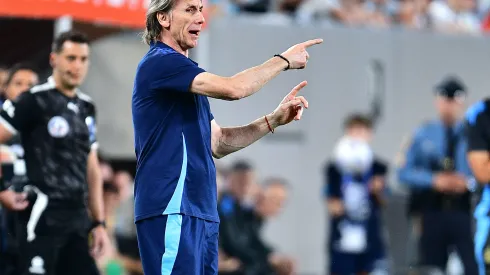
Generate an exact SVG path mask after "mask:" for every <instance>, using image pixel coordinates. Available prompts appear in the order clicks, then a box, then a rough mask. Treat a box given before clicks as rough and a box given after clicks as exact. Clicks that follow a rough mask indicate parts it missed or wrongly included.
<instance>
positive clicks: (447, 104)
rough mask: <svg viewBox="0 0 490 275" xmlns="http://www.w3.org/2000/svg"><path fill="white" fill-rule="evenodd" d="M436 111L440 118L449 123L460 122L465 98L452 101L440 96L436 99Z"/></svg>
mask: <svg viewBox="0 0 490 275" xmlns="http://www.w3.org/2000/svg"><path fill="white" fill-rule="evenodd" d="M436 109H437V112H438V114H439V116H440V118H441V119H442V120H444V121H447V122H451V123H452V122H455V121H456V120H458V119H459V118H460V116H461V114H462V112H463V110H464V98H462V97H461V98H456V99H451V98H448V97H444V96H440V95H438V96H437V98H436Z"/></svg>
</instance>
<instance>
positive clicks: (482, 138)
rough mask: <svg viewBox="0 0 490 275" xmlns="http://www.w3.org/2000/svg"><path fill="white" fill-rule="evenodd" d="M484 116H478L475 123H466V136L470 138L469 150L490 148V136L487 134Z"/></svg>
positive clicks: (486, 149)
mask: <svg viewBox="0 0 490 275" xmlns="http://www.w3.org/2000/svg"><path fill="white" fill-rule="evenodd" d="M484 121H485V120H484V119H483V118H478V119H477V120H476V121H475V122H474V123H469V122H467V123H466V136H467V140H468V152H471V151H488V150H489V149H490V137H489V136H488V135H487V131H486V130H485V127H490V125H485V124H486V123H484Z"/></svg>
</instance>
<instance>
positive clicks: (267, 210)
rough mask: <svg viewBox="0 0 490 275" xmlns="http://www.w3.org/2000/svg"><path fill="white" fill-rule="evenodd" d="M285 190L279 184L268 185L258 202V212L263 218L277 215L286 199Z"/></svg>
mask: <svg viewBox="0 0 490 275" xmlns="http://www.w3.org/2000/svg"><path fill="white" fill-rule="evenodd" d="M287 195H288V194H287V190H286V188H285V187H284V186H283V185H281V184H272V185H269V186H268V187H267V188H266V189H265V190H264V191H263V193H262V194H261V195H260V198H259V200H258V205H257V206H258V211H259V213H260V215H261V216H262V217H264V218H269V217H273V216H276V215H278V214H279V212H280V211H281V209H282V208H283V206H284V203H285V202H286V199H287Z"/></svg>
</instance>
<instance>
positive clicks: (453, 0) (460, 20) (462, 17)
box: [429, 0, 481, 34]
mask: <svg viewBox="0 0 490 275" xmlns="http://www.w3.org/2000/svg"><path fill="white" fill-rule="evenodd" d="M474 8H475V0H447V1H443V0H434V1H433V2H432V3H430V5H429V16H430V21H431V23H432V24H433V28H434V29H435V30H437V31H440V32H445V33H471V34H478V33H480V32H481V24H480V21H479V19H478V17H477V16H476V14H475V13H473V12H472V11H473V9H474Z"/></svg>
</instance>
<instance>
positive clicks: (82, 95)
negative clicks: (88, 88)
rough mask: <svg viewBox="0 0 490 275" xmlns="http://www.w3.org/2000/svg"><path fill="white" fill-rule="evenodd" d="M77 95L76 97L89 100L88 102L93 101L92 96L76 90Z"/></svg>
mask: <svg viewBox="0 0 490 275" xmlns="http://www.w3.org/2000/svg"><path fill="white" fill-rule="evenodd" d="M77 95H78V98H80V99H81V100H83V101H86V102H90V103H92V102H93V100H92V98H91V97H90V96H89V95H88V94H85V93H82V92H80V91H77Z"/></svg>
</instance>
